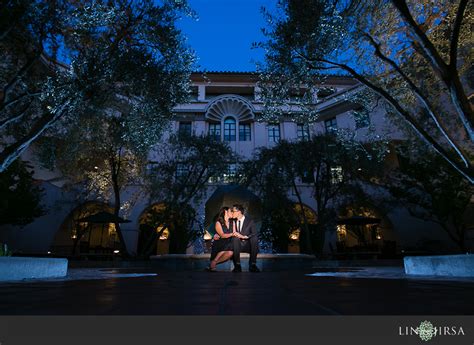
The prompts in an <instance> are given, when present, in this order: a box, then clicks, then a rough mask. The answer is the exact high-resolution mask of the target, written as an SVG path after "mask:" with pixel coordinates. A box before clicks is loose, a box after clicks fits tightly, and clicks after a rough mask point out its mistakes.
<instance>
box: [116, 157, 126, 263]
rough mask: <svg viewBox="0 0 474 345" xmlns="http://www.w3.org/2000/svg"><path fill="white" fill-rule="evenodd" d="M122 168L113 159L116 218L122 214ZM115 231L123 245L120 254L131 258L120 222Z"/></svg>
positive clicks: (117, 223)
mask: <svg viewBox="0 0 474 345" xmlns="http://www.w3.org/2000/svg"><path fill="white" fill-rule="evenodd" d="M119 169H120V167H119V166H118V164H117V163H116V162H115V160H114V159H113V158H112V159H111V172H112V185H113V189H114V199H115V200H114V202H115V203H114V215H115V217H116V218H118V217H119V213H120V186H119V183H118V174H119V172H120V170H119ZM115 230H116V231H117V235H118V237H119V240H120V245H121V251H120V254H121V256H122V257H129V256H130V255H129V253H128V250H127V246H126V244H125V240H124V238H123V233H122V229H121V227H120V223H119V222H115Z"/></svg>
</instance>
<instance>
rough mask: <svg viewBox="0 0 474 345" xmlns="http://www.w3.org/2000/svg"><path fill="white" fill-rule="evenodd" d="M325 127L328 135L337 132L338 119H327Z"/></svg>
mask: <svg viewBox="0 0 474 345" xmlns="http://www.w3.org/2000/svg"><path fill="white" fill-rule="evenodd" d="M324 127H325V128H326V133H328V134H330V133H334V132H336V131H337V121H336V118H335V117H333V118H331V119H327V120H326V121H324Z"/></svg>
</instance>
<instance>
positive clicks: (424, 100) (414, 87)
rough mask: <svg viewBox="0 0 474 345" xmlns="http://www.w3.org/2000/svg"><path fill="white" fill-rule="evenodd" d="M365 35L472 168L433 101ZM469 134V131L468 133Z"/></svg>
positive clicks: (466, 164)
mask: <svg viewBox="0 0 474 345" xmlns="http://www.w3.org/2000/svg"><path fill="white" fill-rule="evenodd" d="M363 35H364V36H365V37H366V38H367V39H368V40H369V42H370V44H371V45H372V46H373V47H374V49H375V55H376V56H378V57H379V58H380V59H382V60H383V61H385V62H386V63H388V64H389V65H390V66H392V68H393V69H394V70H395V71H396V72H398V74H400V76H401V77H402V78H403V80H405V82H406V83H407V84H408V85H409V86H410V87H411V88H412V90H413V91H414V92H415V94H416V95H417V96H418V99H419V100H420V101H421V103H422V104H423V105H424V107H425V108H426V110H427V111H428V114H429V115H430V117H431V119H432V120H433V122H434V123H435V125H436V127H437V128H438V130H439V131H440V132H441V134H443V136H444V137H445V139H446V140H447V141H448V143H449V144H450V145H451V146H452V147H453V149H454V150H455V151H456V153H457V154H458V156H459V157H460V158H461V160H462V161H463V163H464V165H465V166H466V168H470V167H471V165H470V163H469V160H468V159H467V158H466V157H465V156H464V154H463V153H462V152H461V148H460V147H459V146H458V145H457V144H456V143H455V142H454V141H453V140H452V139H451V137H450V136H449V134H448V132H447V129H446V128H445V127H444V125H443V124H442V123H441V121H439V119H438V117H437V116H436V114H435V112H434V110H433V109H434V108H433V106H432V105H431V103H430V102H429V101H428V99H427V98H426V97H425V96H424V95H423V93H422V92H421V90H420V89H419V88H418V86H417V85H416V84H415V83H414V82H413V81H412V80H411V79H410V77H409V76H408V75H407V74H406V73H405V72H403V70H402V69H401V68H400V66H399V65H398V64H397V63H396V62H395V61H394V60H392V59H390V58H389V57H387V56H386V55H385V54H384V53H383V52H382V50H381V48H380V44H379V43H377V42H376V41H375V39H374V38H373V37H372V36H371V35H369V34H368V33H363ZM468 134H469V133H468ZM471 140H474V138H471Z"/></svg>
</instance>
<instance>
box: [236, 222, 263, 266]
mask: <svg viewBox="0 0 474 345" xmlns="http://www.w3.org/2000/svg"><path fill="white" fill-rule="evenodd" d="M237 222H238V221H237V220H236V221H234V222H233V224H232V226H233V227H235V229H236V230H237ZM240 233H241V234H242V235H244V236H249V237H250V238H249V239H247V240H241V239H239V238H237V237H233V238H232V244H233V249H234V257H233V261H234V266H235V265H240V253H241V252H243V253H249V254H250V260H249V266H250V265H253V264H256V263H257V253H258V236H257V227H256V226H255V222H254V221H253V219H251V218H250V217H248V216H245V219H244V223H243V224H242V226H241V231H240Z"/></svg>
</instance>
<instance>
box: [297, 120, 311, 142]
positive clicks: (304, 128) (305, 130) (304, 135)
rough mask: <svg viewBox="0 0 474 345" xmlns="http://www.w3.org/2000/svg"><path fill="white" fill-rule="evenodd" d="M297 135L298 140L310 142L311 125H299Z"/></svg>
mask: <svg viewBox="0 0 474 345" xmlns="http://www.w3.org/2000/svg"><path fill="white" fill-rule="evenodd" d="M296 126H297V130H296V133H297V135H298V140H309V125H308V124H307V123H305V124H303V123H298V124H297V125H296Z"/></svg>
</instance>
